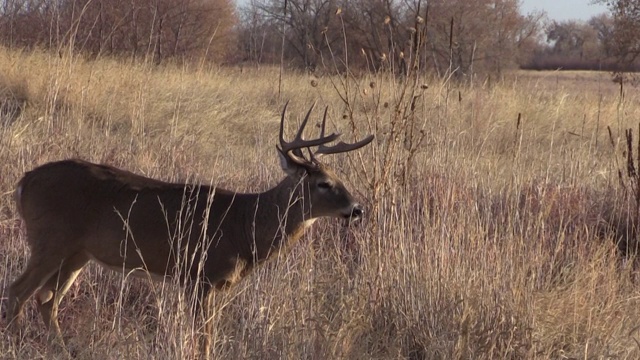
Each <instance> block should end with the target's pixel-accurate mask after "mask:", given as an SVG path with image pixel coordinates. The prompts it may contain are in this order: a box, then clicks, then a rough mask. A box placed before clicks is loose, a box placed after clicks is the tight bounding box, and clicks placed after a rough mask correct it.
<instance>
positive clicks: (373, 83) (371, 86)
mask: <svg viewBox="0 0 640 360" xmlns="http://www.w3.org/2000/svg"><path fill="white" fill-rule="evenodd" d="M369 87H370V88H372V89H373V88H375V87H376V82H375V81H372V82H370V83H369Z"/></svg>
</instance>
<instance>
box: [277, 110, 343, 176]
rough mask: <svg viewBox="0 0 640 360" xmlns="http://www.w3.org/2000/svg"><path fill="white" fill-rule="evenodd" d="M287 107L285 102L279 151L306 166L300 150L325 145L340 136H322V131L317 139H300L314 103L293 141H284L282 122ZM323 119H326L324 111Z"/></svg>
mask: <svg viewBox="0 0 640 360" xmlns="http://www.w3.org/2000/svg"><path fill="white" fill-rule="evenodd" d="M288 105H289V102H288V101H287V103H286V104H285V105H284V110H282V119H281V120H280V151H281V152H282V153H283V154H284V155H286V156H289V158H290V159H291V160H293V161H295V162H296V163H299V164H306V163H309V161H308V160H306V159H305V158H304V156H303V155H302V150H301V149H302V148H309V147H311V146H319V145H322V144H326V143H328V142H331V141H334V140H335V139H337V138H338V137H339V136H340V134H336V133H333V134H331V135H328V136H324V131H323V132H322V135H321V136H320V137H319V138H318V139H313V140H304V139H303V138H302V133H303V131H304V128H305V126H306V125H307V122H308V121H309V116H311V112H312V111H313V108H314V107H315V106H316V104H315V102H314V103H313V105H311V108H309V111H307V115H306V116H305V117H304V120H303V121H302V124H301V125H300V128H299V129H298V133H297V134H296V137H295V138H294V139H293V141H290V142H287V141H285V140H284V120H285V116H286V113H287V106H288ZM325 118H326V111H325Z"/></svg>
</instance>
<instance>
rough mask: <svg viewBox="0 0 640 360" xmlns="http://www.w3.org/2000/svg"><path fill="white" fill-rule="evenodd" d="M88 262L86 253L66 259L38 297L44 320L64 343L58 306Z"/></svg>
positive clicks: (39, 291)
mask: <svg viewBox="0 0 640 360" xmlns="http://www.w3.org/2000/svg"><path fill="white" fill-rule="evenodd" d="M87 262H89V257H88V256H87V255H86V254H84V253H78V254H75V255H73V256H70V257H68V258H66V259H64V261H63V262H62V264H61V265H60V267H59V268H58V271H57V272H55V273H54V274H53V275H52V276H50V277H49V279H48V280H47V282H46V283H44V285H42V287H41V288H40V290H38V293H37V295H36V298H37V302H38V310H40V315H41V316H42V320H43V321H44V324H45V326H47V328H48V329H49V331H50V333H51V335H53V336H55V338H56V339H57V340H58V341H62V332H61V331H60V325H59V324H58V306H59V305H60V302H61V301H62V298H63V297H64V295H65V294H66V293H67V291H68V290H69V288H70V287H71V285H72V284H73V282H74V281H75V280H76V278H77V277H78V275H79V274H80V271H82V268H83V267H84V266H85V265H86V264H87Z"/></svg>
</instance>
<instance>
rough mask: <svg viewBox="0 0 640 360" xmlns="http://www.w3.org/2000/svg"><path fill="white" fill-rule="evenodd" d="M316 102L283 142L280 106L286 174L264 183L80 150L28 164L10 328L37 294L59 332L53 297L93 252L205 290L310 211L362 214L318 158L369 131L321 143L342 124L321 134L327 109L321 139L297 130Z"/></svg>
mask: <svg viewBox="0 0 640 360" xmlns="http://www.w3.org/2000/svg"><path fill="white" fill-rule="evenodd" d="M312 110H313V106H311V108H310V109H309V111H308V112H307V114H306V117H305V118H304V120H303V121H302V124H301V125H300V127H299V129H298V131H297V134H296V136H295V138H294V140H293V141H291V142H287V141H285V140H284V124H285V116H286V112H287V106H286V105H285V107H284V109H283V111H282V118H281V121H280V137H279V138H280V147H277V149H278V153H279V156H280V164H281V166H282V169H283V170H284V172H285V173H286V175H287V176H286V177H285V178H284V179H283V180H282V181H281V182H280V183H279V184H277V185H276V186H275V187H274V188H272V189H270V190H267V191H265V192H263V193H256V194H244V193H236V192H232V191H228V190H224V189H219V188H214V187H210V186H205V185H198V184H178V183H168V182H163V181H159V180H154V179H150V178H147V177H144V176H140V175H136V174H133V173H131V172H128V171H124V170H121V169H117V168H114V167H111V166H107V165H98V164H93V163H89V162H86V161H81V160H64V161H58V162H52V163H48V164H45V165H42V166H40V167H37V168H35V169H34V170H32V171H30V172H27V173H26V174H25V175H24V177H23V178H22V180H20V182H19V183H18V186H17V189H16V193H15V197H16V203H17V208H18V212H19V213H20V215H21V217H22V219H23V223H24V226H25V227H26V234H27V242H28V244H29V247H30V249H31V257H30V258H29V261H28V263H27V266H26V269H25V271H24V273H23V274H22V275H21V276H20V277H18V279H17V280H15V282H14V283H13V284H11V286H10V288H9V300H8V319H9V321H10V324H12V325H14V326H18V325H16V324H18V323H20V322H21V318H22V310H23V306H24V304H25V302H26V301H27V300H28V299H29V298H30V297H31V296H32V295H33V294H34V293H35V294H36V299H37V306H38V309H39V311H40V314H41V316H42V319H43V320H44V323H45V324H46V326H47V327H48V328H49V331H53V332H55V336H56V337H58V338H59V339H62V335H61V331H60V327H59V324H58V319H57V313H58V306H59V304H60V301H61V300H62V298H63V296H64V294H65V292H66V291H67V290H68V289H69V287H70V286H71V284H72V283H73V282H74V280H75V279H76V277H77V276H78V274H79V272H80V271H81V270H82V268H83V267H84V266H85V265H86V264H87V263H88V262H89V261H91V260H93V261H95V262H97V263H98V264H100V265H102V266H103V267H105V268H108V269H112V270H115V271H118V272H123V273H134V274H136V273H137V274H139V275H144V276H148V275H151V277H152V278H159V279H166V278H172V277H176V278H177V279H178V280H179V281H180V282H181V283H182V284H184V285H186V286H187V288H190V289H193V288H194V285H196V286H199V287H200V289H201V290H202V292H201V293H202V294H208V293H209V292H211V291H212V290H215V289H225V288H228V287H229V286H231V285H233V284H235V283H237V282H238V281H239V280H240V279H241V278H243V277H244V276H245V275H247V274H248V273H249V271H250V270H251V269H252V268H254V267H255V266H256V265H258V264H260V263H261V262H264V261H265V260H267V259H268V258H270V257H272V256H273V255H274V254H277V253H279V252H281V251H283V250H286V249H287V248H289V247H290V245H291V244H292V243H294V242H295V241H296V240H297V239H299V238H300V237H301V235H302V234H303V232H304V230H305V229H306V228H308V227H309V226H310V225H311V224H312V223H313V222H314V221H315V219H317V218H319V217H324V216H326V217H338V218H345V219H357V218H360V217H361V216H362V215H363V209H362V207H361V206H360V205H359V204H358V203H357V202H355V200H354V198H353V197H352V195H351V194H350V193H349V191H348V190H347V189H346V188H345V186H344V185H343V183H342V182H341V181H340V179H339V178H338V177H337V176H336V175H335V173H334V172H332V171H331V170H330V169H329V168H328V167H327V166H326V165H324V164H322V163H321V162H320V161H319V160H318V158H319V156H320V155H323V154H335V153H341V152H347V151H352V150H355V149H358V148H361V147H363V146H365V145H367V144H368V143H370V142H371V140H373V135H369V136H368V137H366V138H365V139H363V140H361V141H358V142H355V143H351V144H348V143H344V142H342V141H341V142H339V143H337V144H335V145H333V146H329V145H328V143H330V142H333V141H335V140H336V139H337V138H338V137H339V136H340V134H336V133H332V134H331V135H327V136H325V125H326V119H327V110H326V109H325V111H324V116H323V118H322V127H321V131H320V137H319V138H317V139H313V140H305V139H303V131H304V128H305V126H306V124H307V122H308V120H309V116H310V115H311V112H312ZM311 147H317V150H316V151H315V152H311V150H310V149H309V148H311ZM305 148H306V149H307V150H308V153H309V157H308V158H306V157H305V156H304V154H303V151H302V150H303V149H305ZM205 296H206V295H205ZM201 303H202V302H201Z"/></svg>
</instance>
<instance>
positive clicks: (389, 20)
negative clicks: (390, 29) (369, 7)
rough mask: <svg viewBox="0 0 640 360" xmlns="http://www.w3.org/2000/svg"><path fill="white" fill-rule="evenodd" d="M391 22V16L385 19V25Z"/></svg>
mask: <svg viewBox="0 0 640 360" xmlns="http://www.w3.org/2000/svg"><path fill="white" fill-rule="evenodd" d="M390 22H391V18H390V17H389V15H387V16H385V17H384V24H385V25H387V24H389V23H390Z"/></svg>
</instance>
